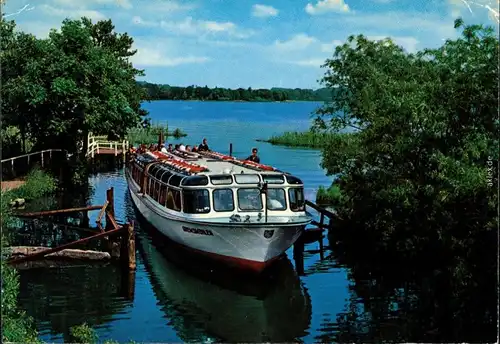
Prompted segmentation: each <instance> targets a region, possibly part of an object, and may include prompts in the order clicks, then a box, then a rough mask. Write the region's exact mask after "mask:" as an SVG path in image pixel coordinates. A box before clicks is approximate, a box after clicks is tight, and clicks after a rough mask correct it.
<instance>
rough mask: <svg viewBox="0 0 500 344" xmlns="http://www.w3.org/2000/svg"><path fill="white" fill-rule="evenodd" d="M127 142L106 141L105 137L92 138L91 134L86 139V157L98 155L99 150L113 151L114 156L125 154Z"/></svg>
mask: <svg viewBox="0 0 500 344" xmlns="http://www.w3.org/2000/svg"><path fill="white" fill-rule="evenodd" d="M128 145H129V143H128V141H127V140H123V141H121V142H120V141H108V140H107V137H106V136H94V135H92V134H91V133H90V134H89V135H88V138H87V153H86V156H87V157H91V158H93V157H94V156H95V154H99V150H100V149H110V150H114V154H115V156H117V155H118V154H119V153H123V154H125V152H126V150H127V149H128Z"/></svg>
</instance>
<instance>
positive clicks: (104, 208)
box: [7, 188, 136, 271]
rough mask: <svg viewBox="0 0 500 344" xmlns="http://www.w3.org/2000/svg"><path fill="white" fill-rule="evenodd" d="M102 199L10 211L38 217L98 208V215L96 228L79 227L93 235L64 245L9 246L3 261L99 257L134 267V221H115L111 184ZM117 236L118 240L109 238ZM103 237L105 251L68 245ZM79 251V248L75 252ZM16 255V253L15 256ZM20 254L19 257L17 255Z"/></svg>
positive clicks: (129, 268) (18, 215)
mask: <svg viewBox="0 0 500 344" xmlns="http://www.w3.org/2000/svg"><path fill="white" fill-rule="evenodd" d="M106 195H107V199H106V202H105V203H104V204H102V205H94V206H88V207H80V208H72V209H58V210H49V211H41V212H34V213H17V214H14V215H15V216H17V217H19V218H40V217H45V216H51V215H59V214H70V213H77V212H84V213H86V214H85V217H86V218H88V212H89V211H95V210H99V216H98V219H97V221H96V224H97V228H96V229H92V228H79V227H73V228H76V229H80V230H82V231H86V232H92V233H93V235H91V236H89V237H86V238H83V239H79V240H76V241H73V242H70V243H67V244H64V245H60V246H57V247H54V248H48V247H45V248H39V247H36V248H35V247H22V248H12V252H11V258H10V259H9V260H8V261H7V262H8V263H9V264H12V265H15V266H16V265H19V264H21V263H26V262H29V261H33V260H36V259H42V258H47V259H80V260H82V259H83V260H99V259H101V260H103V259H109V258H111V259H113V258H115V259H119V260H120V261H121V262H122V264H123V267H124V268H126V270H128V271H135V269H136V258H135V251H136V250H135V236H134V225H133V223H126V224H124V225H121V226H120V225H119V224H118V223H117V222H116V220H115V217H114V198H113V188H110V189H108V190H107V194H106ZM104 215H105V216H106V226H105V227H103V226H102V224H101V220H102V218H103V217H104ZM116 236H120V237H121V239H120V240H119V241H116V240H115V241H113V240H110V238H114V237H116ZM98 239H99V240H107V243H108V252H107V253H108V254H107V255H106V254H103V252H98V251H83V250H73V249H72V248H73V247H75V246H77V245H81V244H85V243H88V242H90V241H93V240H98ZM79 251H80V252H79ZM16 256H17V257H16ZM19 256H21V257H19Z"/></svg>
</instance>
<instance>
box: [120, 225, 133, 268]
mask: <svg viewBox="0 0 500 344" xmlns="http://www.w3.org/2000/svg"><path fill="white" fill-rule="evenodd" d="M122 229H123V231H122V242H121V250H120V251H121V252H120V259H121V260H122V263H123V267H124V268H127V269H128V270H129V271H134V270H135V269H136V262H135V236H134V224H133V223H130V224H128V223H127V224H125V225H124V226H123V228H122Z"/></svg>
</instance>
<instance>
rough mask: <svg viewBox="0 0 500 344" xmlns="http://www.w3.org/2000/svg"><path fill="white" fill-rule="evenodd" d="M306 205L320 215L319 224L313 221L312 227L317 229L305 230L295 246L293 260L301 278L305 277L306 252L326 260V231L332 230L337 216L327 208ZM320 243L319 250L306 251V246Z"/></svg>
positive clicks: (309, 203)
mask: <svg viewBox="0 0 500 344" xmlns="http://www.w3.org/2000/svg"><path fill="white" fill-rule="evenodd" d="M305 205H306V206H308V207H310V208H312V209H314V210H316V211H317V212H318V213H319V214H320V220H319V222H318V221H316V220H313V221H311V225H313V226H316V227H309V228H306V229H305V230H304V232H303V233H302V235H301V236H300V238H299V239H298V240H297V241H296V242H295V244H294V245H293V259H294V261H295V269H296V270H297V273H298V274H299V276H303V275H304V252H308V253H319V255H320V259H321V260H323V259H325V257H324V250H325V247H324V245H323V239H324V238H325V235H324V234H323V233H324V232H325V229H328V230H330V229H332V227H333V220H334V219H335V217H336V215H335V214H334V213H332V212H331V211H329V210H326V209H325V208H322V207H320V206H319V205H317V204H315V203H313V202H311V201H308V200H306V201H305ZM327 218H328V223H325V220H326V219H327ZM315 242H318V246H319V247H318V249H317V250H306V249H305V245H307V244H312V243H315Z"/></svg>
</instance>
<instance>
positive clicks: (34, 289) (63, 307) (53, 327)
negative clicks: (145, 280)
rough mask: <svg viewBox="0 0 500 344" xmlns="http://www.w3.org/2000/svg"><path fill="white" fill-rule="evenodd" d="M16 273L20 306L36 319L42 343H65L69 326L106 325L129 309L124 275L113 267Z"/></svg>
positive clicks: (72, 267)
mask: <svg viewBox="0 0 500 344" xmlns="http://www.w3.org/2000/svg"><path fill="white" fill-rule="evenodd" d="M19 274H20V295H19V300H20V306H21V307H22V308H23V309H25V310H26V311H27V313H28V314H29V315H30V316H32V317H33V318H35V319H36V320H37V324H38V329H39V331H40V336H42V337H43V338H44V339H46V340H47V339H48V340H51V341H54V340H60V339H64V341H66V342H68V341H69V340H70V337H69V329H70V327H72V326H75V325H81V324H82V323H84V322H86V323H87V324H89V325H90V326H97V325H100V324H105V323H108V322H110V321H111V320H112V318H113V316H115V315H116V314H118V313H124V312H125V308H126V307H128V306H130V302H129V301H128V300H127V293H128V290H127V288H124V285H126V283H123V282H124V281H122V276H125V275H124V274H122V272H121V271H120V269H119V268H118V267H117V266H116V265H113V264H92V265H89V264H81V265H77V264H73V265H72V266H65V267H60V268H53V269H45V268H43V269H30V270H21V271H20V272H19ZM61 334H62V336H61ZM61 337H62V338H61Z"/></svg>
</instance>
